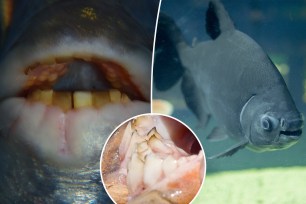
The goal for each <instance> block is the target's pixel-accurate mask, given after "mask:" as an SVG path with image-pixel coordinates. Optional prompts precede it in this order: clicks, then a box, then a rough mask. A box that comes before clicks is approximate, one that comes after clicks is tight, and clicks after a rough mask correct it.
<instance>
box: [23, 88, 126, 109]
mask: <svg viewBox="0 0 306 204" xmlns="http://www.w3.org/2000/svg"><path fill="white" fill-rule="evenodd" d="M27 98H28V99H29V100H30V101H33V102H42V103H44V104H46V105H55V106H59V107H60V108H61V109H62V110H64V111H68V110H70V109H73V108H84V107H95V108H100V107H103V106H105V105H107V104H109V103H127V102H129V101H130V99H129V97H128V96H127V95H126V94H124V93H121V92H120V91H119V90H115V89H113V90H110V91H75V92H66V91H65V92H63V91H61V92H57V91H53V90H35V91H33V92H31V93H30V94H29V95H28V96H27Z"/></svg>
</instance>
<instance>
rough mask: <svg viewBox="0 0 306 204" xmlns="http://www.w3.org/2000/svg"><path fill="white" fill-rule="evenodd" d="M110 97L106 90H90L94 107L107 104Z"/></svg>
mask: <svg viewBox="0 0 306 204" xmlns="http://www.w3.org/2000/svg"><path fill="white" fill-rule="evenodd" d="M110 102H111V101H110V98H109V94H108V92H102V91H94V92H92V103H93V105H94V106H95V107H96V108H101V107H103V106H105V105H106V104H109V103H110Z"/></svg>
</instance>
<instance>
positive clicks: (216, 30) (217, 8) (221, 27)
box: [206, 0, 235, 40]
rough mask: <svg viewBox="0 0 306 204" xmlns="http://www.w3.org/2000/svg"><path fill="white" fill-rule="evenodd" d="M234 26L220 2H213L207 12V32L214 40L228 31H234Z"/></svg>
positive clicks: (213, 0) (216, 0) (212, 0)
mask: <svg viewBox="0 0 306 204" xmlns="http://www.w3.org/2000/svg"><path fill="white" fill-rule="evenodd" d="M234 29H235V27H234V24H233V22H232V20H231V18H230V17H229V15H228V13H227V11H226V10H225V8H224V6H223V5H222V3H221V2H220V1H219V0H211V1H210V2H209V5H208V9H207V11H206V32H207V33H208V35H209V36H210V37H211V38H212V39H213V40H214V39H216V38H218V36H219V35H220V34H221V33H223V32H226V31H229V30H234Z"/></svg>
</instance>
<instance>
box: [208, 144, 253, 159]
mask: <svg viewBox="0 0 306 204" xmlns="http://www.w3.org/2000/svg"><path fill="white" fill-rule="evenodd" d="M247 144H248V142H247V141H242V142H239V143H238V144H235V145H233V146H232V147H230V148H229V149H227V150H225V151H224V152H221V153H219V154H216V155H214V156H211V157H208V159H218V158H221V157H229V156H232V155H233V154H235V153H236V152H237V151H238V150H240V149H243V148H244V147H245V146H246V145H247Z"/></svg>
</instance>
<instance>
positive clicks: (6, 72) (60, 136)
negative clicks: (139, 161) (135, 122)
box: [0, 0, 159, 203]
mask: <svg viewBox="0 0 306 204" xmlns="http://www.w3.org/2000/svg"><path fill="white" fill-rule="evenodd" d="M0 4H1V6H0V9H1V11H2V12H1V13H0V17H1V21H0V22H1V24H0V33H1V35H0V37H1V41H0V46H1V47H0V69H1V72H2V73H1V76H0V84H1V87H2V88H1V90H0V140H1V141H0V161H1V164H2V165H1V167H0V173H1V175H2V176H1V179H0V200H1V203H111V200H110V199H109V197H108V195H107V194H106V192H105V189H104V188H103V185H102V182H101V178H100V156H101V151H102V148H103V145H104V143H105V141H106V139H107V137H108V136H109V134H110V133H111V132H112V131H113V129H114V128H115V127H116V126H117V125H119V124H120V123H121V122H123V121H125V120H126V119H128V118H130V117H132V116H135V115H138V114H140V113H147V112H149V111H150V90H151V62H152V50H153V40H154V31H155V24H156V17H157V10H158V7H159V1H158V0H153V1H144V0H134V1H130V2H129V3H126V2H125V1H121V0H114V1H106V0H99V1H98V0H88V1H83V0H73V1H72V0H45V1H41V0H32V1H25V0H21V1H5V0H3V1H1V2H0Z"/></svg>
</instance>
